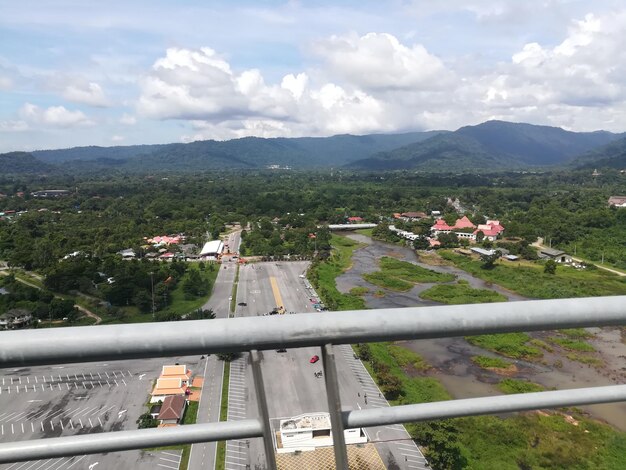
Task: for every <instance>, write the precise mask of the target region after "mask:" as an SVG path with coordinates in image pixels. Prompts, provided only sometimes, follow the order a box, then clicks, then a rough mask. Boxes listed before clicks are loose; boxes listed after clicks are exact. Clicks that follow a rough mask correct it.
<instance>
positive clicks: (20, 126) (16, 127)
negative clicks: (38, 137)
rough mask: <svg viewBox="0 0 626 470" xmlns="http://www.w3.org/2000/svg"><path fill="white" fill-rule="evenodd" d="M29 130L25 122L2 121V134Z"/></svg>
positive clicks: (0, 126)
mask: <svg viewBox="0 0 626 470" xmlns="http://www.w3.org/2000/svg"><path fill="white" fill-rule="evenodd" d="M26 130H28V124H27V123H26V122H25V121H19V120H16V121H0V132H22V131H26Z"/></svg>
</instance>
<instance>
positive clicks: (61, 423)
mask: <svg viewBox="0 0 626 470" xmlns="http://www.w3.org/2000/svg"><path fill="white" fill-rule="evenodd" d="M59 424H60V425H61V429H62V430H63V431H65V428H64V427H63V421H61V420H59Z"/></svg>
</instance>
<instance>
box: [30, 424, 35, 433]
mask: <svg viewBox="0 0 626 470" xmlns="http://www.w3.org/2000/svg"><path fill="white" fill-rule="evenodd" d="M30 432H35V425H34V424H33V422H32V421H31V423H30Z"/></svg>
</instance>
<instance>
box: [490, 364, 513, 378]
mask: <svg viewBox="0 0 626 470" xmlns="http://www.w3.org/2000/svg"><path fill="white" fill-rule="evenodd" d="M485 369H487V370H490V371H492V372H495V373H496V374H498V375H504V376H505V377H512V376H514V375H515V374H517V372H518V368H517V366H516V365H515V364H511V365H510V366H508V367H485Z"/></svg>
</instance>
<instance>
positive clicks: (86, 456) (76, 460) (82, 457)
mask: <svg viewBox="0 0 626 470" xmlns="http://www.w3.org/2000/svg"><path fill="white" fill-rule="evenodd" d="M85 457H87V456H86V455H83V456H82V457H81V458H80V459H78V460H76V461H75V462H74V463H73V464H72V465H70V466H69V467H67V468H72V467H73V466H74V465H76V464H77V463H78V462H80V461H81V460H83V459H84V458H85Z"/></svg>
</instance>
